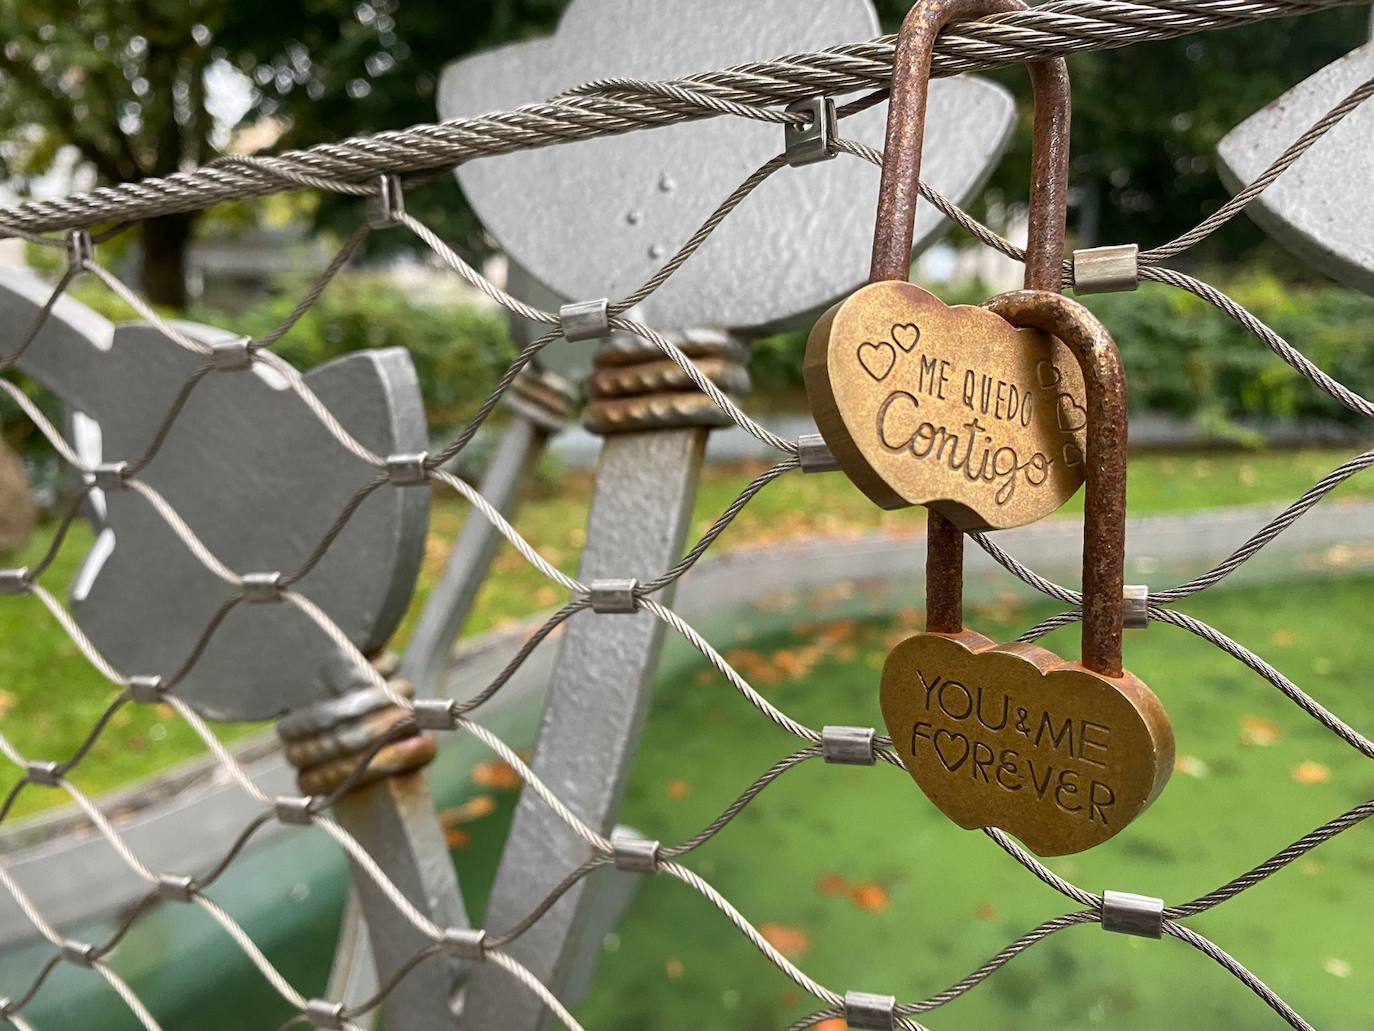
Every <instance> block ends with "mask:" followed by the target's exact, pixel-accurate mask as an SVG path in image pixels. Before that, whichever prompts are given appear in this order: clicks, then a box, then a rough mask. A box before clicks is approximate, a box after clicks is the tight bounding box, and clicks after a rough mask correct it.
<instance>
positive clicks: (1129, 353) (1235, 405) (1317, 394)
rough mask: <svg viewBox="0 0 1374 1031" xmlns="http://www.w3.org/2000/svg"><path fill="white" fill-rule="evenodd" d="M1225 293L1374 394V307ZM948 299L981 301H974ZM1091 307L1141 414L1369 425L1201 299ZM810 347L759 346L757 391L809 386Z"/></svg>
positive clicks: (1329, 294) (1144, 294)
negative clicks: (1112, 343) (806, 360)
mask: <svg viewBox="0 0 1374 1031" xmlns="http://www.w3.org/2000/svg"><path fill="white" fill-rule="evenodd" d="M1206 278H1208V281H1211V282H1215V280H1214V279H1212V277H1206ZM1222 288H1223V289H1224V290H1225V292H1226V293H1227V294H1228V295H1229V296H1230V297H1231V298H1232V299H1234V300H1236V301H1238V302H1239V303H1241V304H1242V305H1244V306H1245V307H1246V308H1248V309H1249V310H1250V311H1251V312H1253V313H1254V314H1255V315H1256V316H1258V317H1259V318H1260V319H1261V320H1263V321H1264V322H1266V323H1267V324H1268V325H1269V326H1270V327H1271V328H1272V329H1273V330H1274V331H1275V332H1277V333H1278V334H1279V335H1280V336H1281V337H1283V338H1284V339H1285V340H1287V341H1288V343H1290V344H1291V345H1293V346H1294V347H1295V348H1297V349H1298V350H1299V351H1301V352H1302V353H1304V354H1305V355H1306V356H1307V357H1308V358H1309V359H1311V360H1312V361H1313V362H1315V363H1316V364H1317V365H1318V366H1320V367H1321V368H1322V369H1324V370H1326V371H1327V372H1328V373H1330V374H1331V375H1332V376H1334V377H1336V378H1337V379H1338V380H1340V381H1341V382H1343V383H1345V384H1346V386H1348V387H1350V388H1351V389H1352V390H1354V391H1356V392H1357V393H1360V394H1362V395H1364V396H1365V397H1374V300H1372V299H1370V298H1368V297H1365V296H1363V295H1361V294H1357V293H1355V292H1353V291H1350V290H1345V289H1341V288H1338V287H1334V286H1329V287H1305V288H1304V287H1293V286H1288V285H1285V284H1284V283H1282V282H1280V281H1279V280H1277V279H1274V278H1272V277H1267V276H1252V277H1249V278H1246V279H1242V280H1233V281H1231V282H1230V283H1227V284H1224V285H1223V287H1222ZM947 299H948V300H949V301H951V303H973V302H975V301H976V300H977V298H976V297H974V296H971V295H965V294H961V295H960V296H957V297H956V296H949V297H947ZM1084 303H1086V304H1087V306H1088V307H1089V308H1091V309H1092V310H1093V312H1094V313H1095V314H1096V315H1097V316H1098V317H1099V318H1100V319H1101V320H1102V321H1103V323H1105V324H1106V326H1107V328H1108V329H1109V330H1110V331H1111V333H1112V335H1113V337H1114V338H1115V339H1116V342H1117V346H1118V347H1120V348H1121V354H1122V358H1123V360H1124V361H1125V364H1126V370H1127V376H1128V381H1127V382H1128V384H1129V387H1130V397H1131V406H1132V409H1133V410H1136V411H1147V410H1148V411H1155V412H1164V413H1168V414H1171V415H1177V416H1183V417H1197V418H1199V419H1200V420H1201V421H1202V422H1203V423H1204V424H1205V425H1207V426H1208V427H1210V428H1212V429H1214V430H1222V431H1224V430H1225V429H1226V428H1227V427H1231V428H1232V429H1234V427H1235V426H1236V424H1237V423H1238V421H1239V420H1242V419H1262V420H1270V419H1278V420H1302V419H1310V418H1323V419H1331V420H1337V421H1341V422H1345V423H1349V424H1352V425H1353V424H1357V423H1358V422H1360V421H1361V420H1360V417H1359V416H1357V415H1355V414H1354V413H1352V412H1350V411H1348V410H1347V409H1346V408H1344V407H1343V406H1342V405H1340V404H1338V403H1337V402H1336V401H1334V400H1332V399H1331V398H1330V397H1328V396H1327V395H1326V394H1325V393H1323V392H1322V391H1320V390H1319V389H1318V388H1316V387H1315V386H1313V385H1312V384H1310V383H1309V382H1307V381H1306V380H1305V379H1304V378H1303V377H1302V376H1300V375H1299V374H1298V373H1297V372H1296V371H1295V370H1293V369H1292V368H1290V367H1289V366H1288V365H1287V364H1286V363H1284V362H1283V361H1282V360H1280V359H1279V358H1278V357H1277V356H1276V355H1274V354H1273V352H1271V351H1270V350H1269V348H1268V347H1266V346H1265V345H1264V344H1263V343H1262V342H1261V341H1260V340H1258V339H1257V338H1255V337H1253V336H1251V335H1250V333H1248V332H1247V331H1246V330H1245V329H1244V328H1242V327H1241V326H1240V325H1239V324H1237V323H1236V322H1234V321H1233V320H1232V319H1231V318H1230V317H1228V316H1227V315H1226V314H1225V313H1224V312H1221V311H1219V310H1218V309H1216V308H1215V307H1213V306H1212V305H1210V304H1208V303H1207V302H1206V301H1204V300H1202V299H1201V298H1199V297H1195V296H1194V295H1192V294H1189V293H1186V292H1184V291H1182V290H1178V289H1174V288H1172V287H1166V286H1162V285H1158V284H1145V285H1144V286H1142V287H1141V288H1140V289H1139V290H1138V291H1136V292H1134V293H1125V294H1102V295H1098V296H1093V297H1087V298H1084ZM804 345H805V334H804V333H789V334H781V335H778V336H773V337H768V338H766V339H765V340H762V341H760V342H759V343H758V345H757V346H756V347H755V349H754V355H755V357H754V374H755V390H756V392H759V393H767V392H768V391H780V390H787V391H795V390H797V389H800V387H801V355H802V351H803V348H804Z"/></svg>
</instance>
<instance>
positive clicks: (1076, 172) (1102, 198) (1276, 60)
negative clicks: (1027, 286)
mask: <svg viewBox="0 0 1374 1031" xmlns="http://www.w3.org/2000/svg"><path fill="white" fill-rule="evenodd" d="M878 8H879V11H880V13H881V16H882V18H883V24H884V27H885V28H887V29H889V30H890V31H894V32H895V31H896V29H897V27H898V26H899V25H900V24H901V19H902V17H903V15H904V14H905V13H906V11H907V10H908V9H909V8H910V4H908V3H906V2H904V0H878ZM1368 17H1369V12H1368V10H1367V9H1366V8H1364V7H1346V8H1339V9H1336V10H1330V11H1322V12H1319V13H1316V14H1309V15H1305V16H1303V17H1300V18H1288V19H1280V20H1275V21H1266V22H1259V23H1256V24H1253V25H1247V26H1244V27H1242V28H1234V29H1225V30H1219V31H1216V32H1210V33H1202V34H1200V35H1194V36H1188V37H1184V38H1180V39H1173V40H1164V41H1160V42H1153V43H1140V44H1135V45H1132V46H1127V47H1121V48H1118V49H1114V50H1099V51H1095V52H1093V53H1084V54H1076V55H1074V56H1073V57H1070V58H1069V61H1068V63H1069V77H1070V79H1071V80H1072V83H1073V99H1074V108H1073V141H1072V144H1073V146H1072V154H1073V177H1072V187H1073V193H1074V199H1075V201H1076V203H1075V206H1074V211H1073V212H1072V213H1071V215H1072V217H1073V218H1074V221H1075V222H1076V225H1077V229H1078V233H1079V236H1080V238H1081V240H1082V242H1083V243H1084V244H1085V245H1092V244H1096V243H1118V242H1122V241H1130V240H1134V241H1140V242H1141V243H1142V244H1144V245H1148V244H1149V243H1153V242H1162V241H1164V240H1166V239H1171V238H1172V237H1174V236H1176V235H1178V234H1179V233H1181V232H1183V231H1184V230H1186V229H1188V228H1191V227H1192V226H1194V225H1196V224H1197V223H1198V222H1200V221H1201V220H1202V219H1203V218H1204V217H1205V216H1206V215H1207V214H1209V213H1210V212H1212V211H1214V210H1215V209H1216V208H1217V207H1218V206H1220V205H1221V204H1222V203H1223V202H1224V201H1225V200H1226V199H1227V197H1228V196H1229V194H1228V193H1227V192H1226V189H1225V188H1224V187H1223V186H1222V184H1221V181H1220V179H1219V178H1218V177H1217V173H1216V168H1215V165H1214V161H1213V155H1214V153H1215V151H1216V146H1217V144H1218V143H1219V142H1220V140H1221V138H1222V137H1223V136H1225V135H1226V133H1227V132H1229V131H1230V130H1231V129H1232V128H1234V127H1235V126H1236V125H1238V124H1240V123H1241V122H1242V121H1244V120H1245V119H1246V118H1248V117H1249V116H1250V115H1251V114H1253V113H1254V112H1256V111H1258V110H1259V109H1260V108H1262V107H1264V106H1265V105H1266V104H1268V103H1269V102H1270V101H1272V100H1274V99H1275V98H1277V97H1278V96H1279V95H1280V94H1282V93H1283V92H1284V91H1285V90H1287V89H1288V88H1289V87H1290V86H1292V85H1293V84H1295V83H1297V82H1299V81H1301V80H1302V79H1304V78H1306V77H1307V76H1309V75H1311V74H1312V73H1313V72H1315V71H1317V70H1318V69H1320V68H1322V67H1324V66H1325V65H1327V64H1329V63H1330V62H1331V61H1334V60H1336V59H1337V58H1338V57H1341V56H1342V55H1344V54H1346V53H1348V52H1349V51H1350V50H1352V49H1354V48H1355V47H1356V46H1357V45H1358V44H1359V43H1360V42H1362V41H1363V40H1364V39H1365V37H1366V25H1367V21H1368ZM991 75H992V77H993V78H995V79H997V80H998V81H999V82H1001V83H1002V84H1003V85H1004V86H1006V87H1007V88H1008V89H1009V90H1011V91H1012V92H1013V93H1014V94H1015V95H1016V97H1017V99H1018V102H1019V108H1020V112H1021V122H1020V126H1019V129H1018V132H1017V135H1016V138H1015V142H1014V143H1013V146H1012V149H1011V151H1010V153H1009V154H1008V155H1007V157H1006V158H1005V159H1004V160H1003V162H1002V164H1001V166H1000V167H999V168H998V170H997V173H996V175H995V176H994V177H993V179H992V182H991V185H992V186H993V187H994V188H995V189H997V190H999V191H1000V192H1001V193H1002V194H1003V195H1004V196H1005V197H1007V198H1008V199H1011V200H1020V199H1024V198H1025V197H1026V191H1027V186H1028V183H1029V178H1030V144H1031V131H1030V125H1031V113H1032V104H1031V99H1030V86H1029V84H1028V81H1027V78H1026V73H1025V72H1024V71H1023V70H1022V69H1020V68H1007V69H1002V70H999V71H996V72H993V73H991ZM1261 240H1262V236H1261V235H1260V233H1259V230H1257V229H1256V228H1254V226H1253V225H1251V224H1250V223H1249V222H1248V221H1246V220H1244V219H1242V220H1238V221H1237V223H1236V224H1235V226H1234V227H1231V228H1228V230H1227V234H1226V236H1225V237H1224V238H1223V239H1222V240H1220V241H1218V242H1217V244H1214V245H1212V247H1211V248H1204V249H1203V251H1202V252H1200V257H1202V258H1204V259H1216V258H1219V257H1223V256H1229V257H1239V256H1243V255H1247V256H1248V255H1249V254H1250V253H1251V252H1252V251H1253V249H1254V248H1255V247H1256V246H1257V245H1258V244H1259V243H1260V242H1261ZM1221 248H1224V250H1223V249H1221Z"/></svg>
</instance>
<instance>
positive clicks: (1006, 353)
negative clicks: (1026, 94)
mask: <svg viewBox="0 0 1374 1031" xmlns="http://www.w3.org/2000/svg"><path fill="white" fill-rule="evenodd" d="M968 6H969V5H967V4H964V5H962V6H960V5H958V4H941V5H927V4H923V5H920V6H918V8H916V9H914V10H913V12H912V17H910V18H908V22H909V23H912V29H911V30H909V31H908V30H904V31H903V34H902V36H901V38H900V39H899V40H898V43H897V50H896V56H895V64H894V68H893V88H892V98H891V101H890V106H889V110H888V122H887V139H886V146H885V150H884V158H883V171H882V184H881V186H880V188H879V195H878V218H877V227H876V229H875V231H874V236H873V263H872V268H871V271H870V276H869V284H868V285H867V286H865V287H862V288H861V289H859V290H858V291H856V292H855V293H853V294H851V295H850V296H849V297H848V298H846V299H845V300H844V301H841V302H840V303H839V304H837V305H835V306H834V307H832V308H831V309H830V310H829V311H827V312H826V313H825V314H824V315H823V316H821V318H820V320H819V321H818V322H817V323H816V325H815V326H814V327H813V328H812V330H811V335H810V337H809V338H808V340H807V347H806V360H805V367H804V373H805V379H806V390H807V395H808V397H809V398H810V402H811V409H812V413H813V414H814V416H815V419H816V425H817V428H818V429H819V430H820V432H821V435H822V436H823V437H824V438H825V442H826V445H827V446H828V447H829V449H830V451H831V453H832V454H833V455H834V456H835V459H836V461H837V462H838V463H839V465H840V468H842V469H843V470H844V471H845V472H846V473H847V474H848V475H849V477H850V479H851V480H853V481H854V483H855V484H856V485H857V486H858V487H859V488H860V489H861V490H862V491H863V492H864V493H865V494H867V495H868V497H869V498H871V499H872V500H873V501H874V502H875V503H877V504H879V505H881V506H882V507H884V508H901V507H903V506H906V505H926V506H928V507H930V508H931V509H933V510H934V511H936V512H938V513H940V514H941V515H942V516H944V517H945V518H946V519H948V520H949V521H951V522H952V523H954V524H955V525H956V526H958V527H959V528H960V529H961V530H970V531H971V530H988V529H1005V528H1007V527H1011V526H1020V525H1022V524H1024V523H1030V522H1034V521H1035V520H1037V519H1040V518H1043V517H1044V516H1047V515H1049V514H1050V513H1051V512H1053V511H1054V510H1055V509H1057V508H1059V506H1060V505H1062V504H1063V503H1064V502H1065V501H1067V500H1068V499H1069V498H1070V497H1072V496H1073V494H1074V492H1076V491H1077V490H1078V488H1079V486H1080V485H1081V484H1082V482H1083V462H1082V456H1083V420H1082V419H1081V418H1078V416H1080V415H1081V413H1082V411H1083V408H1082V403H1081V400H1080V399H1081V398H1082V397H1083V378H1082V375H1081V373H1080V372H1079V369H1078V366H1077V363H1076V362H1075V361H1074V360H1073V356H1072V355H1070V354H1069V353H1068V352H1067V351H1066V350H1065V349H1064V346H1063V345H1062V344H1060V343H1058V342H1056V341H1055V340H1054V339H1053V338H1052V337H1049V336H1047V335H1045V334H1043V333H1040V332H1037V331H1034V330H1025V329H1017V328H1016V327H1014V326H1012V325H1011V324H1010V323H1008V322H1007V321H1006V320H1005V319H1002V318H1000V317H999V316H997V315H995V314H994V313H993V312H991V311H989V310H987V309H986V308H980V307H973V306H969V305H961V306H958V307H950V306H949V305H947V304H945V303H944V302H943V301H941V300H940V299H939V298H937V297H935V296H934V295H933V294H931V293H928V292H927V291H925V290H922V289H921V288H920V287H918V286H915V285H913V284H911V283H909V282H907V281H906V280H907V276H908V274H909V272H910V264H911V241H912V232H913V228H914V226H915V220H916V201H917V198H918V195H919V182H920V165H921V142H922V138H923V135H924V133H923V130H924V124H925V111H926V98H927V91H928V86H929V75H930V60H931V53H930V49H929V47H928V46H927V45H926V41H927V40H933V39H934V37H935V32H937V31H938V29H939V26H940V25H943V24H944V23H945V22H946V21H948V20H951V19H952V18H955V17H962V16H964V15H965V14H966V13H968V12H967V11H966V10H965V8H967V7H968ZM1010 6H1012V4H1010V3H1004V4H1002V5H1001V6H1000V7H998V6H997V5H993V6H991V7H989V6H988V5H984V7H983V8H982V9H980V10H981V13H986V12H987V10H991V9H1009V8H1010ZM932 19H933V20H932ZM921 20H924V21H923V23H922V24H921V25H916V24H915V21H921ZM931 26H934V29H933V30H932V29H931ZM1032 74H1033V78H1034V80H1035V85H1036V136H1035V149H1034V156H1033V164H1034V171H1033V175H1032V197H1033V198H1034V200H1033V203H1032V205H1031V211H1030V241H1031V243H1030V247H1029V249H1028V253H1027V260H1026V286H1027V287H1032V288H1038V289H1057V288H1058V285H1059V276H1060V261H1061V252H1062V250H1063V242H1064V209H1065V204H1064V200H1065V194H1064V190H1065V181H1066V179H1067V174H1068V135H1069V131H1068V123H1069V109H1068V89H1067V79H1066V78H1063V79H1061V78H1060V77H1056V76H1053V75H1046V74H1043V73H1042V72H1040V71H1036V70H1035V68H1034V67H1033V69H1032Z"/></svg>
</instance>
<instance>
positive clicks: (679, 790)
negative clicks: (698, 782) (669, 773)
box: [663, 780, 692, 802]
mask: <svg viewBox="0 0 1374 1031" xmlns="http://www.w3.org/2000/svg"><path fill="white" fill-rule="evenodd" d="M691 790H692V785H690V784H688V783H687V782H686V781H685V780H672V781H669V782H668V784H667V786H666V787H664V789H663V793H664V794H665V795H667V796H668V797H669V798H671V799H672V800H673V801H674V802H677V801H680V800H681V799H684V798H686V797H687V795H688V794H689V793H690V792H691Z"/></svg>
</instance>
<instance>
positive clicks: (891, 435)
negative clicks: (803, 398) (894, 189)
mask: <svg viewBox="0 0 1374 1031" xmlns="http://www.w3.org/2000/svg"><path fill="white" fill-rule="evenodd" d="M917 344H919V345H920V346H919V349H918V348H917ZM856 359H857V360H856ZM803 371H804V373H805V378H806V393H807V396H808V398H809V399H810V402H811V410H812V413H813V414H814V415H815V418H816V426H817V428H818V429H819V430H820V432H821V435H822V436H823V437H824V438H825V442H826V444H827V446H828V447H829V448H830V452H831V454H833V455H834V456H835V460H836V462H837V463H838V464H839V466H840V468H841V469H843V470H844V472H845V474H846V475H847V476H848V477H849V478H850V480H852V481H853V482H854V484H855V486H857V487H858V488H859V489H860V490H862V491H863V492H864V494H866V495H867V496H868V497H869V498H870V499H871V500H872V501H873V502H874V503H875V504H877V505H881V506H882V507H883V508H902V507H904V506H906V505H928V506H930V507H931V508H932V509H934V510H935V511H937V512H939V513H940V514H941V515H942V516H944V517H945V518H946V519H949V520H951V521H952V522H953V523H954V524H955V525H956V526H958V527H959V528H960V529H961V530H965V531H974V530H989V529H994V530H1000V529H1006V528H1008V527H1012V526H1022V525H1024V524H1026V523H1030V522H1034V521H1035V520H1037V519H1042V518H1044V517H1045V516H1047V515H1049V514H1050V513H1051V512H1053V511H1054V510H1055V509H1057V508H1058V507H1059V506H1060V505H1062V504H1063V503H1064V502H1065V501H1067V500H1068V499H1069V498H1070V497H1072V496H1073V494H1074V492H1075V491H1076V490H1078V488H1079V487H1080V486H1082V483H1083V473H1084V471H1085V469H1086V467H1087V463H1086V462H1079V463H1078V464H1077V466H1070V465H1067V464H1065V463H1064V462H1062V461H1060V455H1061V454H1062V451H1063V447H1064V445H1065V443H1066V442H1068V441H1069V440H1070V439H1072V438H1071V436H1070V434H1069V433H1068V432H1066V430H1065V429H1064V428H1063V426H1062V420H1063V416H1062V415H1058V413H1057V412H1056V398H1057V397H1058V395H1059V394H1067V395H1068V396H1069V398H1070V399H1073V398H1081V397H1082V396H1083V393H1084V386H1083V373H1082V370H1081V368H1080V367H1079V365H1078V362H1077V360H1076V359H1075V358H1074V357H1073V355H1072V354H1071V353H1070V352H1069V350H1068V348H1067V347H1065V346H1064V344H1063V343H1062V342H1060V341H1058V340H1056V339H1054V337H1052V336H1049V335H1048V334H1045V333H1037V332H1034V331H1031V330H1019V329H1016V328H1015V327H1013V326H1012V325H1011V324H1010V323H1009V322H1007V321H1005V320H1004V319H1002V318H1001V317H999V316H998V315H996V314H995V313H994V312H992V311H989V310H988V309H987V308H976V307H970V306H960V307H953V308H952V307H950V306H949V305H947V304H945V303H944V302H943V301H941V300H940V299H939V298H938V297H936V296H934V295H933V294H931V293H929V292H928V291H925V290H922V289H921V288H920V287H918V286H916V285H915V284H913V283H906V282H895V281H887V282H880V283H870V284H869V285H868V286H865V287H862V288H861V289H860V290H858V291H857V292H855V293H854V294H853V295H852V296H851V297H849V298H848V299H847V300H845V301H843V302H841V303H840V304H837V305H835V306H834V307H832V308H831V309H830V310H829V311H827V312H826V313H825V314H824V315H822V316H821V318H820V319H819V320H818V321H817V322H816V325H815V327H814V328H813V329H812V330H811V335H810V336H809V337H808V339H807V344H806V360H805V363H804V365H803ZM1047 378H1051V379H1053V380H1054V382H1055V384H1056V385H1055V386H1054V387H1052V388H1050V389H1049V391H1048V393H1047V392H1046V388H1045V387H1044V386H1043V383H1044V382H1045V380H1046V379H1047ZM1078 411H1079V413H1080V414H1082V415H1086V412H1085V411H1084V410H1083V409H1082V408H1079V410H1078ZM1079 447H1086V445H1085V444H1083V443H1082V442H1081V441H1080V442H1079Z"/></svg>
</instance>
